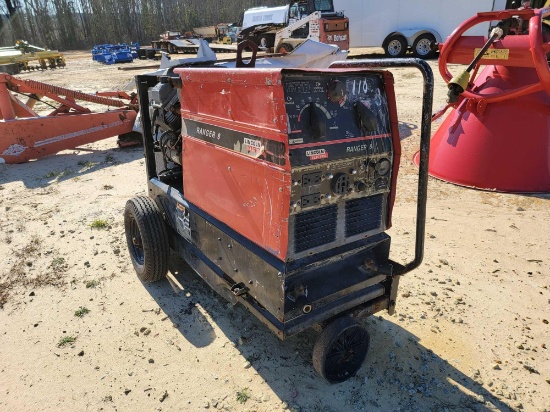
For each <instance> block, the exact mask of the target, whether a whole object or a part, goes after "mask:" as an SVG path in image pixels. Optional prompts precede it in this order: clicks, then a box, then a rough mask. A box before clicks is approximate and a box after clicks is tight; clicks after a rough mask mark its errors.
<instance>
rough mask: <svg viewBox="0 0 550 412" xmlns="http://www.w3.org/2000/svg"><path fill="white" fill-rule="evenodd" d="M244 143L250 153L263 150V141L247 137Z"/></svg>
mask: <svg viewBox="0 0 550 412" xmlns="http://www.w3.org/2000/svg"><path fill="white" fill-rule="evenodd" d="M244 145H245V147H246V150H247V152H248V153H260V152H261V151H262V143H261V142H260V141H258V140H254V139H249V138H248V137H245V138H244Z"/></svg>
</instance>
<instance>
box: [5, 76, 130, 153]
mask: <svg viewBox="0 0 550 412" xmlns="http://www.w3.org/2000/svg"><path fill="white" fill-rule="evenodd" d="M12 92H13V93H20V94H24V95H27V96H28V97H29V100H28V101H27V103H26V104H25V103H23V102H22V101H21V100H19V99H18V98H17V97H15V95H14V94H13V93H12ZM41 96H45V97H48V98H49V99H52V100H54V101H56V102H58V103H61V106H59V107H58V108H55V107H54V109H55V110H54V111H52V112H51V113H50V114H48V115H47V116H39V115H38V114H37V113H36V112H34V111H33V107H34V105H35V103H36V102H37V101H38V100H40V98H41ZM60 96H65V97H60ZM103 96H111V97H117V98H120V99H127V100H130V103H125V102H123V101H121V100H116V99H112V98H108V97H103ZM75 100H83V101H87V102H91V103H95V104H102V105H107V106H114V107H117V109H116V110H110V111H107V112H104V113H92V111H91V110H90V109H88V108H86V107H83V106H80V105H79V104H77V103H76V102H75ZM134 103H135V97H134V96H130V95H128V94H126V93H124V92H105V93H97V94H96V95H90V94H86V93H81V92H78V91H74V90H69V89H65V88H62V87H58V86H52V85H49V84H45V83H41V82H37V81H34V80H22V79H18V78H15V77H12V76H10V75H8V74H5V73H0V163H22V162H26V161H28V160H31V159H38V158H40V157H42V156H46V155H49V154H52V153H56V152H58V151H60V150H64V149H71V148H74V147H77V146H80V145H82V144H85V143H92V142H95V141H97V140H101V139H106V138H107V137H111V136H116V135H123V134H125V133H131V132H132V128H133V126H134V121H135V119H136V115H137V112H136V110H134V109H132V107H136V106H135V104H134Z"/></svg>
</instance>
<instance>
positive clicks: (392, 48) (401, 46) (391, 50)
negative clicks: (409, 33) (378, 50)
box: [382, 34, 407, 58]
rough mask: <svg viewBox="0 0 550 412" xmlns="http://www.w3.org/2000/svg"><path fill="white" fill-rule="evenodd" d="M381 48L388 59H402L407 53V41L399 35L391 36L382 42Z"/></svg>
mask: <svg viewBox="0 0 550 412" xmlns="http://www.w3.org/2000/svg"><path fill="white" fill-rule="evenodd" d="M382 47H383V48H384V53H386V56H388V57H393V58H398V57H403V56H404V55H405V53H407V39H405V37H403V36H401V35H400V34H392V35H391V36H388V37H387V38H386V40H384V44H383V45H382Z"/></svg>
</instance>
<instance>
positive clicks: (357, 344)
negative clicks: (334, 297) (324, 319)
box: [313, 316, 370, 383]
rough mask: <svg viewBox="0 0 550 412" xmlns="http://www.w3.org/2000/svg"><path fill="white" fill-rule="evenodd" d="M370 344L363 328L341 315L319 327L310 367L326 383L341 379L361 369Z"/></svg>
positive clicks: (336, 381) (347, 377)
mask: <svg viewBox="0 0 550 412" xmlns="http://www.w3.org/2000/svg"><path fill="white" fill-rule="evenodd" d="M369 346H370V337H369V333H368V332H367V330H366V329H365V328H364V327H363V326H362V325H361V324H360V323H359V322H357V321H356V320H355V319H353V318H351V317H349V316H343V317H340V318H337V319H335V320H333V321H332V322H331V323H329V324H328V325H327V327H326V328H324V329H323V331H322V332H321V334H320V335H319V337H318V338H317V341H316V342H315V346H314V347H313V367H314V368H315V370H316V371H317V373H318V374H319V375H321V376H322V377H323V378H325V379H326V380H327V381H328V382H330V383H339V382H343V381H345V380H346V379H349V378H351V377H352V376H354V375H355V373H356V372H357V371H358V370H359V368H361V365H362V364H363V361H364V360H365V358H366V356H367V352H368V351H369Z"/></svg>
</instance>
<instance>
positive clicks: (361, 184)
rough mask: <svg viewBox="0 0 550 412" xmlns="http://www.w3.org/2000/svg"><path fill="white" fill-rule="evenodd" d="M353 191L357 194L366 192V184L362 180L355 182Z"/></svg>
mask: <svg viewBox="0 0 550 412" xmlns="http://www.w3.org/2000/svg"><path fill="white" fill-rule="evenodd" d="M355 190H356V191H357V192H364V191H365V190H367V184H366V183H365V182H363V181H362V180H359V181H357V182H355Z"/></svg>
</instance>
